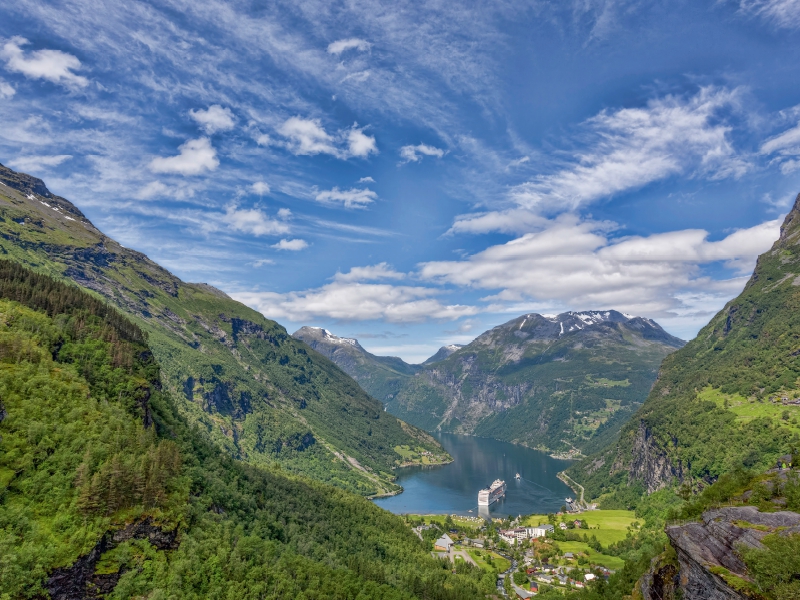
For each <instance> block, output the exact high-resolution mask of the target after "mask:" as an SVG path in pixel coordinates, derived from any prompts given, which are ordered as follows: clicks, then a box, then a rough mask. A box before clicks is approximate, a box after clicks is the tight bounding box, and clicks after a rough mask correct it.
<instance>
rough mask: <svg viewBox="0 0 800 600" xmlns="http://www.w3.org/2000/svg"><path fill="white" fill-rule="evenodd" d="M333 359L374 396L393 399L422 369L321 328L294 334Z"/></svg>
mask: <svg viewBox="0 0 800 600" xmlns="http://www.w3.org/2000/svg"><path fill="white" fill-rule="evenodd" d="M292 337H294V338H297V339H298V340H301V341H303V342H305V343H306V344H308V345H309V346H311V347H312V348H313V349H314V350H316V351H317V352H319V353H320V354H322V355H323V356H324V357H325V358H328V359H330V360H332V361H333V362H334V363H336V365H337V366H338V367H339V368H340V369H342V371H344V372H345V373H347V374H348V375H350V377H352V378H353V379H355V380H356V381H357V382H358V384H359V385H360V386H361V387H362V388H363V389H364V390H365V391H366V392H367V393H368V394H369V395H370V396H372V397H373V398H378V399H379V400H384V401H385V400H386V399H390V398H392V397H393V396H394V395H395V394H396V393H397V392H398V390H399V389H400V388H401V387H402V385H403V383H404V382H405V380H406V379H408V377H410V376H412V375H413V374H414V373H416V372H417V371H418V370H419V367H417V366H416V365H409V364H408V363H406V362H405V361H403V359H401V358H398V357H396V356H375V355H374V354H370V353H369V352H367V351H366V350H364V348H362V347H361V344H359V343H358V340H356V339H354V338H342V337H338V336H336V335H333V334H332V333H331V332H330V331H328V330H326V329H322V328H320V327H301V328H300V329H298V330H297V331H295V332H294V333H293V334H292Z"/></svg>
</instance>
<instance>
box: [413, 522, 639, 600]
mask: <svg viewBox="0 0 800 600" xmlns="http://www.w3.org/2000/svg"><path fill="white" fill-rule="evenodd" d="M405 518H406V522H407V523H408V524H409V525H411V526H412V528H413V531H414V532H415V533H416V534H417V536H418V537H419V538H420V539H422V540H423V541H425V542H426V543H428V544H429V548H430V551H431V553H432V554H433V555H434V556H436V557H439V558H442V559H448V560H450V561H451V562H452V563H453V564H454V568H457V567H458V565H459V564H462V563H465V564H469V565H472V566H473V567H477V568H480V569H484V570H486V571H489V572H494V574H495V576H496V578H497V590H498V593H499V594H501V595H502V596H503V597H506V598H523V599H524V598H532V597H534V596H536V595H537V594H539V593H540V592H542V591H544V590H547V589H553V588H555V589H561V590H563V591H568V590H570V589H581V588H584V587H586V586H587V585H590V584H591V583H592V582H594V581H597V580H599V579H607V578H608V577H609V576H610V575H612V574H613V573H614V572H615V571H616V570H617V569H619V568H621V567H622V565H623V560H622V559H621V558H619V557H618V556H615V554H614V553H615V551H616V550H615V544H618V543H620V542H622V541H623V540H625V539H626V537H628V536H629V535H632V534H633V533H634V532H635V531H636V530H637V529H638V528H639V525H640V524H639V522H638V521H637V520H636V518H635V516H634V514H633V513H632V512H630V511H623V510H591V511H586V512H585V513H582V514H580V515H578V514H575V513H572V514H570V513H568V512H559V513H555V514H549V515H535V514H534V515H527V516H521V515H520V516H518V517H517V518H515V519H513V520H511V519H505V520H503V519H499V518H494V519H491V520H485V519H483V518H478V517H472V516H462V515H455V514H453V515H406V517H405Z"/></svg>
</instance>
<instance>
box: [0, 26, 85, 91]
mask: <svg viewBox="0 0 800 600" xmlns="http://www.w3.org/2000/svg"><path fill="white" fill-rule="evenodd" d="M29 43H30V42H29V41H28V40H27V39H25V38H24V37H20V36H14V37H12V38H11V39H10V40H9V41H7V42H6V43H5V44H3V48H2V50H0V59H3V60H5V61H6V70H8V71H12V72H14V73H22V74H23V75H25V77H27V78H29V79H45V80H47V81H51V82H52V83H57V84H59V85H63V86H65V87H68V88H83V87H86V86H87V85H89V80H88V79H86V77H83V76H82V75H77V74H76V73H74V72H73V71H77V70H79V69H80V68H81V61H79V60H78V58H77V57H75V56H73V55H72V54H67V53H66V52H62V51H61V50H35V51H33V52H30V53H29V54H27V55H26V54H25V51H24V50H23V49H22V46H25V45H27V44H29Z"/></svg>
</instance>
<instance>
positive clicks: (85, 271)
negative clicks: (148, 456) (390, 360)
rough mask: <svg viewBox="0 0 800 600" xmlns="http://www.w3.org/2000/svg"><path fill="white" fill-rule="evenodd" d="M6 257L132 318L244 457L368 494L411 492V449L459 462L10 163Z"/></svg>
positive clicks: (178, 391) (290, 344) (189, 413)
mask: <svg viewBox="0 0 800 600" xmlns="http://www.w3.org/2000/svg"><path fill="white" fill-rule="evenodd" d="M0 253H2V254H3V256H4V257H5V258H7V259H10V260H13V261H16V262H18V263H20V264H23V265H26V266H29V267H31V268H33V269H35V270H36V271H37V272H40V273H44V274H47V275H50V276H53V277H56V278H57V279H62V280H68V281H72V282H74V283H76V284H77V285H79V286H81V287H82V288H84V289H87V290H90V291H91V293H93V294H95V295H96V296H98V297H101V298H104V299H106V300H107V301H108V302H110V303H111V304H112V305H114V306H116V307H118V308H119V309H120V310H121V311H122V312H123V313H125V314H126V315H128V316H129V317H130V318H131V319H132V320H133V321H134V322H135V323H136V324H137V325H138V326H139V327H141V328H142V330H143V331H144V332H145V333H146V334H147V336H148V340H149V341H148V344H149V346H150V348H151V349H152V352H153V354H154V356H155V359H156V360H157V361H158V362H159V364H160V372H161V378H162V379H161V381H162V385H163V387H164V390H165V391H166V392H168V393H169V394H171V396H172V397H174V398H175V401H176V404H177V409H178V410H179V411H180V413H181V415H182V416H183V417H185V418H186V419H187V421H188V422H189V423H191V424H192V425H193V426H196V427H197V428H198V429H199V430H200V431H202V432H203V435H204V436H206V437H207V438H208V439H209V440H210V441H212V442H213V443H215V444H216V445H217V446H219V447H220V448H223V449H224V450H225V451H226V452H227V453H228V454H230V455H231V456H233V457H235V458H238V459H241V460H243V461H246V462H249V463H252V464H255V465H272V464H276V463H277V464H280V465H281V466H282V467H283V468H285V469H287V470H289V471H291V472H295V473H303V474H306V475H308V476H311V477H315V478H317V479H319V480H321V481H326V482H329V483H332V484H334V485H338V486H340V487H344V488H346V489H350V490H353V491H356V492H358V493H361V494H364V495H375V494H381V493H388V492H394V491H397V490H398V489H399V487H398V486H396V485H395V484H394V483H392V481H393V480H394V474H393V472H392V471H393V468H395V467H396V466H398V465H399V464H401V463H402V462H405V461H406V460H407V459H406V458H404V455H405V456H408V449H409V448H420V449H425V450H428V451H430V452H432V453H433V454H434V455H435V456H437V457H441V459H442V460H446V459H447V458H448V457H447V456H446V453H444V451H443V450H442V449H441V447H440V446H439V445H438V444H437V443H436V442H435V440H433V439H432V438H431V437H430V436H429V435H427V434H426V433H424V432H422V431H420V430H418V429H416V428H414V427H411V426H409V425H407V424H406V423H402V422H400V421H399V420H398V419H397V418H395V417H393V416H392V415H390V414H388V413H386V412H384V410H383V406H382V405H381V404H380V403H379V402H377V401H376V400H374V399H373V398H371V397H369V395H367V394H366V393H364V392H363V391H362V390H361V389H360V388H359V387H358V385H357V384H356V383H355V382H354V381H353V380H352V379H351V378H350V377H348V376H347V375H345V374H344V373H343V372H342V371H341V370H340V369H339V368H338V367H336V366H335V365H334V364H333V363H332V362H330V361H329V360H328V359H326V358H325V357H323V356H321V355H320V354H318V353H316V352H314V351H313V350H311V349H310V348H309V347H308V346H306V345H305V344H303V343H302V342H300V341H298V340H295V339H294V338H292V337H291V336H289V335H288V333H287V332H286V330H285V329H284V328H283V327H281V326H280V325H278V324H277V323H275V322H274V321H270V320H268V319H265V318H264V317H263V316H262V315H261V314H259V313H258V312H256V311H254V310H251V309H250V308H248V307H246V306H244V305H242V304H240V303H238V302H235V301H233V300H231V299H230V298H229V297H228V296H226V295H225V294H224V293H222V292H221V291H219V290H217V289H215V288H213V287H211V286H209V285H206V284H196V283H185V282H183V281H181V280H180V279H178V278H177V277H175V276H174V275H172V274H171V273H169V272H168V271H166V270H165V269H163V268H162V267H160V266H159V265H157V264H155V263H154V262H153V261H151V260H150V259H148V258H147V257H146V256H145V255H144V254H141V253H139V252H136V251H134V250H130V249H128V248H125V247H123V246H121V245H120V244H118V243H117V242H115V241H114V240H112V239H111V238H109V237H107V236H105V235H103V233H102V232H100V231H99V230H98V229H97V228H96V227H95V226H94V225H92V223H90V222H89V221H88V220H87V219H86V217H85V216H84V215H83V214H82V213H81V212H80V211H79V210H78V209H77V208H76V207H75V206H74V205H72V204H71V203H70V202H69V201H67V200H65V199H64V198H60V197H58V196H55V195H53V194H52V193H50V191H49V190H48V189H47V188H46V187H45V185H44V183H43V182H42V181H41V180H39V179H36V178H33V177H30V176H28V175H24V174H21V173H16V172H14V171H12V170H10V169H8V168H5V167H3V166H1V165H0ZM401 447H407V448H401ZM398 450H402V451H403V452H404V454H401V453H400V452H398ZM419 454H421V453H419Z"/></svg>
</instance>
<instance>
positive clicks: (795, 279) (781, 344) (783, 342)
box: [568, 196, 800, 505]
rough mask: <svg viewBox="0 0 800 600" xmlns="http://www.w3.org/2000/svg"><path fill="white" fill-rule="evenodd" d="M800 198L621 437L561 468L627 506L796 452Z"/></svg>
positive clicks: (674, 357)
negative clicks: (738, 287) (740, 284)
mask: <svg viewBox="0 0 800 600" xmlns="http://www.w3.org/2000/svg"><path fill="white" fill-rule="evenodd" d="M799 397H800V196H798V199H797V201H796V202H795V204H794V207H793V208H792V210H791V211H790V212H789V214H788V215H787V216H786V219H785V221H784V223H783V226H782V227H781V233H780V237H779V239H778V240H777V241H776V242H775V244H774V245H773V246H772V248H771V249H770V250H769V251H768V252H766V253H764V254H762V255H761V256H760V257H759V258H758V262H757V264H756V267H755V270H754V271H753V275H752V277H751V278H750V280H749V281H748V282H747V284H746V285H745V287H744V290H743V291H742V293H741V294H740V295H739V296H738V297H736V298H735V299H733V300H731V301H730V302H728V303H727V304H726V305H725V307H724V308H723V309H722V310H721V311H720V312H719V313H717V315H716V316H714V318H713V319H711V321H710V322H709V324H708V325H706V326H705V327H704V328H703V329H702V330H701V331H700V332H699V333H698V335H697V337H696V338H695V339H693V340H692V341H691V342H689V343H688V344H687V345H686V346H684V347H683V348H682V349H681V350H679V351H677V352H675V353H674V354H671V355H669V356H668V357H667V358H666V359H665V360H664V363H663V365H662V366H661V370H660V372H659V376H658V380H657V381H656V383H655V385H654V387H653V389H652V391H651V392H650V394H649V396H648V397H647V400H646V402H645V403H644V405H643V406H642V407H641V408H640V409H639V410H638V411H637V412H636V414H635V415H634V416H633V418H632V419H631V420H630V421H629V423H628V424H627V425H626V426H625V427H624V428H623V430H622V431H621V433H620V436H619V440H618V441H615V442H614V443H612V444H611V445H609V446H608V447H606V448H604V449H603V450H602V451H600V452H599V453H597V454H596V455H594V456H591V457H589V458H587V459H586V460H584V461H582V462H581V463H578V464H576V465H574V466H573V467H572V468H571V469H570V470H569V471H568V472H569V474H570V475H571V476H572V477H573V478H574V479H576V480H577V481H578V482H580V483H581V484H583V485H584V486H585V488H586V493H587V495H589V496H591V497H598V496H600V495H601V494H613V495H614V496H615V497H616V499H617V501H618V502H620V503H623V504H628V505H632V504H635V503H636V502H637V501H638V498H639V497H640V496H641V494H642V493H644V492H648V493H650V492H654V491H656V490H658V489H660V488H663V487H665V486H670V485H677V484H680V483H682V484H683V485H684V488H685V489H686V490H692V489H694V490H697V489H702V487H704V486H706V485H708V483H710V482H713V481H715V480H716V479H717V478H718V477H719V476H720V475H722V474H724V473H727V472H730V471H732V470H734V469H737V468H741V467H742V466H744V467H745V468H747V469H754V470H763V468H765V467H767V466H769V465H771V464H772V463H773V462H774V460H775V458H776V457H777V456H779V455H781V454H784V453H786V452H788V451H790V450H791V449H797V448H800V406H799V405H800V402H797V403H795V401H796V399H797V398H799Z"/></svg>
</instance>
